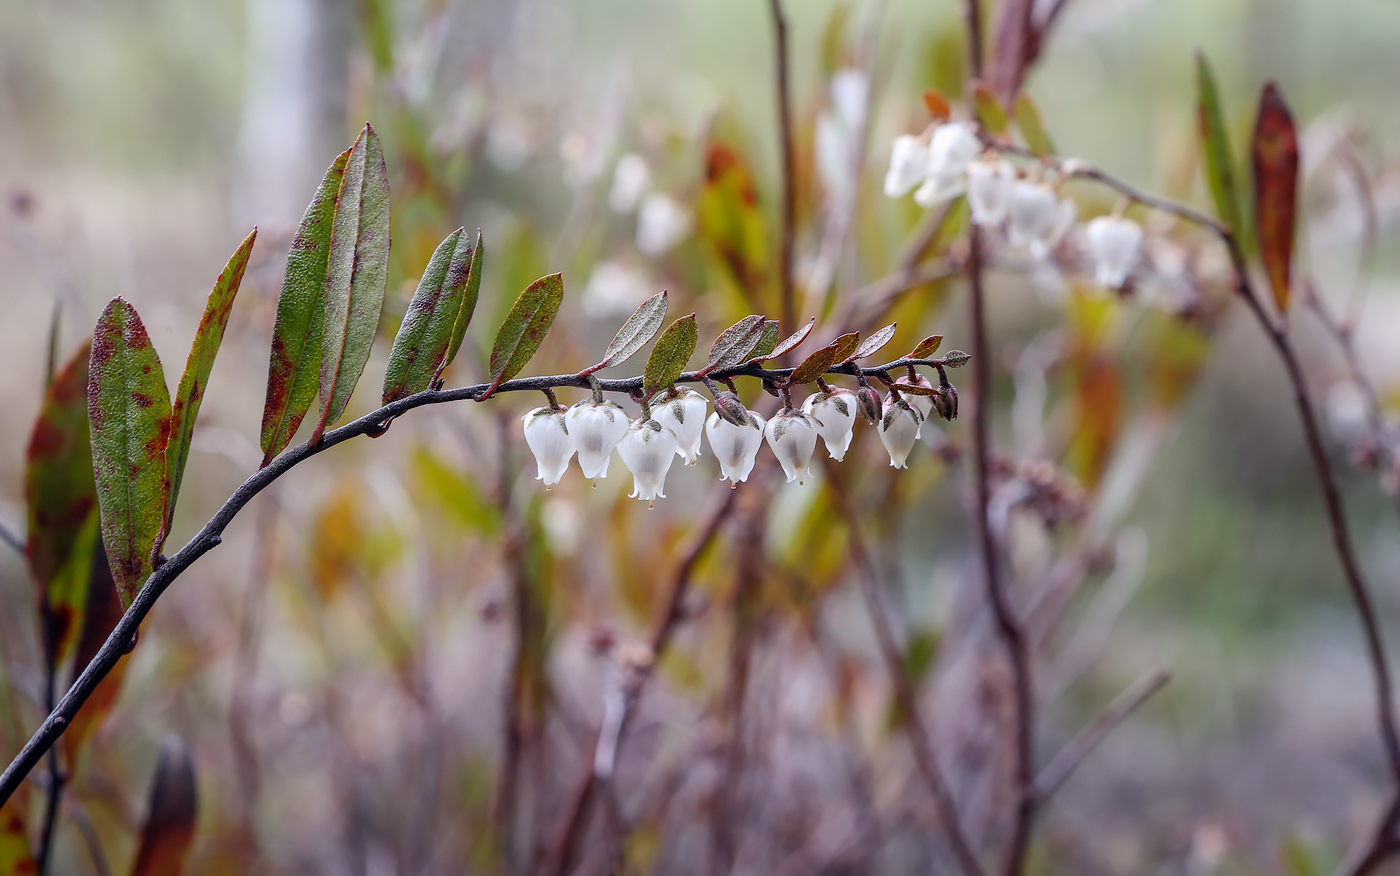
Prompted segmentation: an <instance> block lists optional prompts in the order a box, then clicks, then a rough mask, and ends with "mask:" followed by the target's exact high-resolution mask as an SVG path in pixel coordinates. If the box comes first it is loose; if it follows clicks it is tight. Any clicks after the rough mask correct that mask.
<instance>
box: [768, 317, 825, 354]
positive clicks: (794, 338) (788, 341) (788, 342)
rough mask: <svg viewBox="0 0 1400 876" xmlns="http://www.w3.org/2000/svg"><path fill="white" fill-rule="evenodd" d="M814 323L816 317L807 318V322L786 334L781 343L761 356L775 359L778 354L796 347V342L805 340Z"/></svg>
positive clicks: (815, 322)
mask: <svg viewBox="0 0 1400 876" xmlns="http://www.w3.org/2000/svg"><path fill="white" fill-rule="evenodd" d="M816 324H817V318H816V317H815V316H814V317H812V318H811V319H809V320H807V324H806V325H804V326H803V327H802V328H800V329H798V330H797V331H795V332H793V333H792V334H790V335H788V336H787V337H786V338H783V341H782V343H780V344H778V345H777V346H776V347H774V348H773V349H772V350H770V351H768V353H767V354H765V355H764V356H763V358H764V359H776V358H778V357H779V356H781V355H783V354H784V353H786V352H787V351H788V350H791V349H792V348H793V347H796V346H797V345H798V344H800V343H802V342H803V341H805V340H807V336H808V335H810V334H811V333H812V327H813V326H815V325H816Z"/></svg>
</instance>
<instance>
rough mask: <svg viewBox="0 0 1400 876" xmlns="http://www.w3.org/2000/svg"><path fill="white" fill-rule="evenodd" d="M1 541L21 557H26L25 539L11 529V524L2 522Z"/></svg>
mask: <svg viewBox="0 0 1400 876" xmlns="http://www.w3.org/2000/svg"><path fill="white" fill-rule="evenodd" d="M0 541H3V542H4V543H5V544H7V545H9V546H10V547H12V548H14V549H15V551H17V552H18V553H19V555H20V556H24V555H25V552H24V538H23V537H21V536H20V534H19V533H18V532H16V531H15V530H13V529H11V528H10V526H9V524H7V523H5V522H4V521H0Z"/></svg>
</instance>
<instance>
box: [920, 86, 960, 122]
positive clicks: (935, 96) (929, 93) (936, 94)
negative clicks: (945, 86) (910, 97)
mask: <svg viewBox="0 0 1400 876" xmlns="http://www.w3.org/2000/svg"><path fill="white" fill-rule="evenodd" d="M924 106H925V107H926V108H927V109H928V114H929V115H931V116H933V117H934V118H935V119H946V118H948V117H949V116H951V115H952V114H953V107H952V105H951V104H950V103H948V98H946V97H944V96H943V92H941V91H939V90H938V89H937V88H926V89H924Z"/></svg>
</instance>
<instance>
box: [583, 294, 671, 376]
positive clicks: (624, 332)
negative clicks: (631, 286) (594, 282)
mask: <svg viewBox="0 0 1400 876" xmlns="http://www.w3.org/2000/svg"><path fill="white" fill-rule="evenodd" d="M668 301H669V299H668V297H667V294H666V293H665V292H658V293H657V294H655V295H653V296H651V297H650V298H648V299H647V300H646V301H643V302H642V303H641V304H640V305H638V307H637V309H636V310H634V311H633V312H632V315H631V316H629V317H627V322H625V323H623V324H622V328H620V329H618V330H617V335H616V336H615V337H614V338H613V339H612V343H611V344H608V349H607V351H606V352H604V353H603V359H602V361H600V362H599V363H598V364H597V365H596V366H594V367H595V369H597V368H611V367H612V366H614V365H621V364H622V363H623V362H626V361H627V360H628V359H630V358H632V356H633V355H635V354H636V352H637V351H638V350H640V349H641V348H642V347H645V346H646V343H647V341H649V340H651V339H652V338H653V337H655V336H656V332H657V331H658V330H659V329H660V328H661V323H663V322H665V321H666V305H667V302H668Z"/></svg>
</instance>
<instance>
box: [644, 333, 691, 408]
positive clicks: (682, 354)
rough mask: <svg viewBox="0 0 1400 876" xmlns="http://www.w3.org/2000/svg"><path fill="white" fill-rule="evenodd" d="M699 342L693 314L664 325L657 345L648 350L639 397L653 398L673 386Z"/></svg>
mask: <svg viewBox="0 0 1400 876" xmlns="http://www.w3.org/2000/svg"><path fill="white" fill-rule="evenodd" d="M699 339H700V328H699V326H697V325H696V323H695V314H693V313H692V314H690V315H689V316H683V317H681V318H680V319H678V320H676V321H675V322H673V323H671V324H670V325H669V326H667V327H666V331H664V332H662V333H661V337H659V338H657V339H656V346H654V347H652V348H651V355H650V356H648V357H647V365H646V368H644V369H643V370H642V394H643V395H652V394H654V393H656V392H658V391H660V390H663V389H665V388H667V387H668V386H671V385H672V384H674V383H675V382H676V378H678V377H680V376H681V372H683V371H685V365H686V363H687V362H689V361H690V357H691V356H692V355H694V353H695V344H696V342H697V341H698V340H699Z"/></svg>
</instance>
